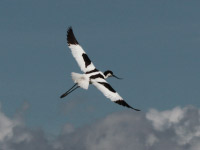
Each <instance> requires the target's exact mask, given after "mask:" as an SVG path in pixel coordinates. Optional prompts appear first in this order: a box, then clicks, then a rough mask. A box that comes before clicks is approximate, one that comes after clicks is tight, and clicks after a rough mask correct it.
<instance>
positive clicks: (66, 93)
mask: <svg viewBox="0 0 200 150" xmlns="http://www.w3.org/2000/svg"><path fill="white" fill-rule="evenodd" d="M75 86H76V87H75ZM74 87H75V88H74ZM77 88H79V86H77V83H76V84H74V85H73V86H72V87H71V88H70V89H69V90H68V91H67V92H65V93H64V94H62V95H61V96H60V98H63V97H65V96H67V95H68V94H69V93H71V92H73V91H74V90H76V89H77Z"/></svg>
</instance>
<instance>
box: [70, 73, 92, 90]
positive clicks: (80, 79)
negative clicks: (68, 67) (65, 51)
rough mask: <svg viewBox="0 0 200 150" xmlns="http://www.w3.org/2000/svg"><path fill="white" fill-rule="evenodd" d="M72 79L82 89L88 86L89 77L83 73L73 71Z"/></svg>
mask: <svg viewBox="0 0 200 150" xmlns="http://www.w3.org/2000/svg"><path fill="white" fill-rule="evenodd" d="M71 75H72V80H73V81H74V83H77V84H78V86H80V87H81V88H83V89H86V90H87V89H88V86H89V78H88V77H87V76H86V75H84V74H80V73H75V72H72V73H71Z"/></svg>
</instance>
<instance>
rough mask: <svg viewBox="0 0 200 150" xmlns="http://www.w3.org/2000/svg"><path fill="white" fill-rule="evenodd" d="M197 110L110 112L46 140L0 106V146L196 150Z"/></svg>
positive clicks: (19, 149)
mask: <svg viewBox="0 0 200 150" xmlns="http://www.w3.org/2000/svg"><path fill="white" fill-rule="evenodd" d="M23 108H24V107H23ZM19 112H20V113H21V114H23V111H19ZM199 112H200V109H197V108H194V107H191V106H188V107H184V108H181V107H175V108H173V109H172V110H166V111H158V110H155V109H151V110H150V111H149V112H147V113H142V112H135V111H128V112H120V113H114V114H111V115H108V116H107V117H105V118H103V119H101V120H99V121H97V122H96V123H94V124H92V125H87V126H85V127H82V128H78V129H76V128H74V127H73V126H72V125H71V124H66V125H65V126H64V127H63V128H62V130H61V134H60V135H59V136H57V137H55V139H53V140H52V139H51V140H49V138H48V137H47V135H45V134H44V132H43V131H42V130H33V129H30V128H28V127H26V126H25V125H24V123H18V122H19V121H22V119H21V117H19V115H16V118H13V119H10V118H9V117H7V116H6V115H5V114H4V113H3V112H2V110H1V109H0V149H1V150H27V149H28V150H35V149H37V150H63V149H73V150H79V149H82V150H102V149H109V150H121V149H126V150H132V149H139V150H146V149H148V150H160V149H162V150H169V149H173V150H197V149H200V144H199V141H200V113H199ZM22 116H23V115H22Z"/></svg>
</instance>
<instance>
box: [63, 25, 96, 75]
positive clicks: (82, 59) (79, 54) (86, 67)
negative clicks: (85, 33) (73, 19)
mask: <svg viewBox="0 0 200 150" xmlns="http://www.w3.org/2000/svg"><path fill="white" fill-rule="evenodd" d="M67 43H68V46H69V48H70V50H71V52H72V55H73V56H74V58H75V59H76V61H77V63H78V65H79V67H80V68H81V70H82V71H83V72H84V73H87V72H90V71H92V70H96V69H95V66H94V65H93V63H92V62H91V60H90V58H89V57H88V56H87V54H86V53H85V51H84V50H83V49H82V47H81V46H80V45H79V43H78V41H77V40H76V38H75V36H74V33H73V30H72V27H69V29H68V30H67Z"/></svg>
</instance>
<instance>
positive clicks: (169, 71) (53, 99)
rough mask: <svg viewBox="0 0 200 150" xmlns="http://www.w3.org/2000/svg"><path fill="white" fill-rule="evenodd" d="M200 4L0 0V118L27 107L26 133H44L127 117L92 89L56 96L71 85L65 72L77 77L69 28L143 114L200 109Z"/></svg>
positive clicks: (130, 0) (159, 0)
mask: <svg viewBox="0 0 200 150" xmlns="http://www.w3.org/2000/svg"><path fill="white" fill-rule="evenodd" d="M199 6H200V1H195V0H194V1H188V0H181V1H179V0H174V1H166V0H153V1H145V0H123V1H120V0H115V1H114V0H107V1H104V0H103V1H94V0H87V1H86V0H73V1H69V0H57V1H56V0H40V1H39V0H35V1H33V0H32V1H31V0H18V1H16V0H1V1H0V68H1V69H0V91H1V94H0V103H1V111H2V113H4V115H6V116H7V117H8V118H15V117H16V114H17V113H19V112H20V111H21V109H22V108H24V107H27V109H26V112H23V115H24V116H23V118H24V124H26V125H27V128H31V129H34V128H41V129H42V130H44V131H45V132H47V133H48V134H58V133H59V132H60V130H61V128H62V127H63V126H64V125H65V124H70V125H71V126H73V127H82V126H83V125H90V124H91V123H95V122H96V121H97V120H99V119H102V118H104V117H106V116H107V115H109V114H112V113H120V112H121V113H124V112H127V111H128V113H130V112H129V111H131V110H128V109H127V108H124V107H120V106H119V105H116V104H114V103H112V102H110V101H109V100H108V99H106V98H105V97H104V96H103V95H102V93H100V92H99V91H98V90H97V89H96V88H94V87H93V86H90V88H89V90H88V91H85V90H82V89H79V90H77V91H76V92H74V93H72V94H71V95H69V96H68V97H66V98H65V99H62V100H61V99H60V98H59V97H60V95H61V94H63V92H65V91H66V90H67V89H68V88H70V87H71V86H72V85H73V82H72V80H71V76H70V74H71V72H79V73H80V72H81V71H80V69H79V67H78V65H77V63H76V62H75V60H74V58H73V57H72V55H71V53H70V50H69V48H68V47H67V44H66V30H67V28H68V27H69V26H72V27H73V30H74V33H75V36H76V37H77V40H78V41H79V43H80V44H81V45H82V47H83V48H84V50H85V51H86V52H87V54H88V55H89V57H90V58H91V60H92V61H93V63H94V65H95V66H96V67H97V68H98V69H100V70H102V71H105V70H107V69H110V70H113V72H114V73H115V74H116V75H117V76H119V77H122V78H124V79H123V80H117V79H108V82H109V83H110V84H111V85H112V86H113V87H114V89H115V90H117V91H118V92H119V94H120V95H121V96H122V97H123V98H124V99H125V100H126V101H127V103H129V104H130V105H132V106H133V107H136V108H139V109H141V110H142V112H141V113H142V114H143V115H144V114H145V113H146V112H148V111H149V109H151V108H154V109H155V110H159V111H163V110H171V109H173V108H175V107H177V106H180V107H188V105H193V106H195V107H196V108H199V107H200V101H199V99H200V92H199V91H200V78H199V77H200V69H199V66H200V57H199V56H200V19H199V14H200V9H199ZM131 113H132V114H133V115H134V116H135V115H137V114H138V112H137V113H136V112H132V111H131ZM138 115H141V114H138Z"/></svg>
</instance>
